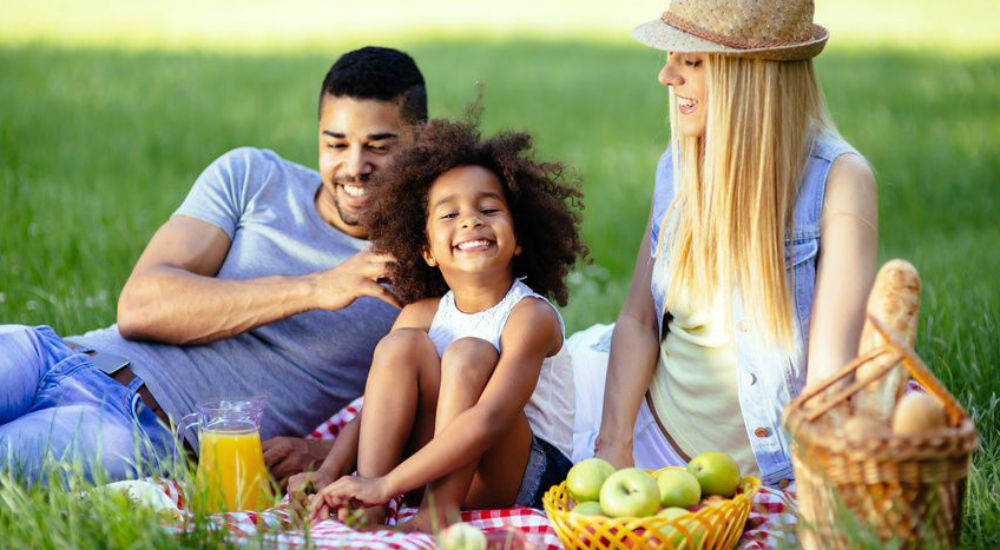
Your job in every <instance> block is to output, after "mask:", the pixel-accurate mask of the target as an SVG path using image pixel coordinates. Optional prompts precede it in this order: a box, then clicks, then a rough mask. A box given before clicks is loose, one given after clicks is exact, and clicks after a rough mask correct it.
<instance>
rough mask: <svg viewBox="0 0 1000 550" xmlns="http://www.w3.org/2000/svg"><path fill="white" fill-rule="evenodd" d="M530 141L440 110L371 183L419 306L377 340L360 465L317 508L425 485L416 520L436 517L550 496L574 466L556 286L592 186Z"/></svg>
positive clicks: (574, 247) (573, 254)
mask: <svg viewBox="0 0 1000 550" xmlns="http://www.w3.org/2000/svg"><path fill="white" fill-rule="evenodd" d="M530 146H531V138H530V137H529V136H528V135H526V134H515V133H505V134H500V135H498V136H496V137H493V138H491V139H488V140H485V141H480V137H479V135H478V133H477V132H476V130H475V129H474V128H473V127H472V126H470V125H466V124H461V123H454V122H447V121H440V120H438V121H433V122H431V123H430V124H428V125H427V126H426V127H425V128H423V129H422V130H421V134H420V137H419V138H418V141H417V143H416V144H415V145H414V146H413V147H412V148H411V149H410V150H408V151H407V152H405V153H403V154H401V156H400V157H399V158H398V160H397V161H396V162H395V163H394V166H393V168H392V169H391V170H386V171H384V172H383V174H384V175H381V176H380V178H381V180H380V181H379V182H378V183H377V184H376V185H375V186H373V187H374V189H373V191H372V193H373V195H372V197H371V198H370V202H369V204H370V207H369V211H368V212H367V213H366V218H365V219H364V220H363V221H364V223H365V224H366V225H367V226H368V227H369V229H370V234H371V239H372V241H373V247H374V249H375V250H376V251H377V252H382V253H389V254H391V255H393V256H394V257H395V258H396V260H397V261H396V264H395V266H394V267H393V269H392V275H391V276H392V281H393V284H394V285H395V291H396V293H397V294H398V295H399V296H400V298H401V299H403V300H404V301H405V302H406V303H407V304H408V305H407V306H406V307H404V308H403V310H402V312H400V315H399V318H398V319H397V320H396V323H395V325H394V326H393V330H392V332H390V333H389V334H388V335H387V336H386V337H385V338H383V339H382V341H381V342H380V343H379V344H378V347H377V348H376V350H375V356H374V359H373V362H372V367H371V371H370V373H369V375H368V382H367V385H366V387H365V403H364V410H363V412H362V415H361V432H360V440H359V445H358V475H357V476H346V477H342V478H340V479H339V480H337V481H336V482H334V483H332V484H330V485H328V486H326V487H325V488H323V489H322V490H321V491H320V492H319V494H318V495H316V496H315V497H314V498H313V501H312V503H311V505H312V507H313V512H314V517H325V516H326V515H327V514H329V513H330V512H331V511H332V510H336V509H341V510H342V509H346V508H348V507H357V506H361V507H366V508H368V509H369V510H368V519H369V520H370V521H372V522H380V520H381V519H382V517H383V514H384V512H383V510H384V505H385V504H386V503H387V502H388V501H389V500H390V499H392V498H393V497H394V496H396V495H401V494H404V493H408V492H410V491H414V490H418V489H421V488H425V487H426V492H425V494H424V501H423V502H424V504H423V505H422V506H421V511H420V512H419V513H418V514H417V516H416V517H415V518H414V519H413V520H412V521H411V522H410V523H409V524H408V525H410V526H411V528H414V529H419V530H425V531H427V530H430V529H431V528H432V527H433V525H434V524H435V523H437V524H438V525H441V524H444V523H446V520H447V519H449V517H448V516H451V515H453V514H454V512H455V511H457V510H458V509H460V508H466V509H468V508H477V509H481V508H500V507H508V506H512V505H519V506H534V507H541V496H542V494H543V493H544V491H546V490H547V489H548V488H549V487H550V486H551V485H552V484H554V483H557V482H558V481H560V480H561V479H562V478H564V477H565V475H566V472H567V470H568V468H569V466H570V462H569V459H568V458H567V456H568V455H569V454H570V448H571V445H572V437H573V433H572V431H573V407H574V395H573V380H572V371H571V368H570V364H569V357H568V355H567V353H566V351H565V350H564V346H563V324H562V320H561V318H560V316H559V313H558V312H557V311H556V309H555V307H553V306H552V304H551V303H550V302H549V301H548V300H547V299H546V298H545V296H548V297H550V298H552V299H554V300H555V301H556V302H558V303H559V304H560V305H565V303H566V298H567V289H566V285H565V283H564V278H565V276H566V275H567V273H568V272H569V270H570V269H571V267H572V266H573V264H574V263H575V262H576V260H577V259H578V258H580V257H581V256H583V255H584V254H586V249H585V247H584V245H583V243H582V241H581V239H580V236H579V234H578V231H577V228H578V224H579V217H578V216H577V214H576V213H574V212H573V211H572V210H571V209H570V204H569V203H570V202H572V203H573V204H574V205H575V204H576V203H577V202H578V201H579V199H580V198H581V194H580V193H579V192H578V191H577V190H576V189H575V188H574V187H573V186H571V185H569V184H567V183H565V182H563V181H562V179H561V172H562V166H561V165H559V164H554V163H538V162H535V161H533V160H531V159H529V158H528V153H529V150H530ZM432 514H435V517H433V518H432V517H431V515H432Z"/></svg>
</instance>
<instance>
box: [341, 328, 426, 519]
mask: <svg viewBox="0 0 1000 550" xmlns="http://www.w3.org/2000/svg"><path fill="white" fill-rule="evenodd" d="M440 371H441V369H440V362H439V360H438V355H437V350H436V349H435V348H434V343H433V342H431V340H430V338H429V337H428V336H427V333H426V332H424V331H422V330H419V329H397V330H395V331H393V332H392V333H390V334H389V335H387V336H386V337H385V338H383V339H382V340H381V341H380V342H379V344H378V346H376V348H375V355H374V357H373V359H372V366H371V370H370V371H369V372H368V381H367V383H366V384H365V402H364V406H363V409H362V413H361V435H360V438H359V441H358V475H360V476H363V477H379V476H382V475H385V474H387V473H389V471H391V470H392V469H393V468H395V467H396V466H397V465H398V464H399V463H400V462H402V460H403V458H404V453H405V454H406V455H409V454H411V453H412V452H413V451H414V450H416V449H419V448H420V447H422V446H423V445H424V444H425V443H426V442H427V441H429V440H430V439H431V437H433V434H434V413H435V408H436V404H437V394H438V386H439V385H440ZM366 411H367V412H366ZM365 516H366V517H365V518H363V519H364V522H365V523H368V524H369V525H372V526H377V525H381V524H382V523H383V522H384V519H385V508H384V507H382V506H379V507H377V508H374V509H368V510H367V511H366V512H365Z"/></svg>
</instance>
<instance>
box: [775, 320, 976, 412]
mask: <svg viewBox="0 0 1000 550" xmlns="http://www.w3.org/2000/svg"><path fill="white" fill-rule="evenodd" d="M867 317H868V318H869V319H870V320H871V322H872V326H873V327H874V328H875V330H876V331H878V333H879V334H881V335H882V337H883V338H884V341H885V344H883V345H882V346H880V347H877V348H875V349H873V350H871V351H869V352H868V353H867V354H865V355H862V356H860V357H857V358H855V359H854V360H853V361H851V362H850V363H848V364H846V365H844V366H843V367H841V368H840V369H838V370H837V371H836V372H834V373H833V374H832V375H830V376H829V377H827V378H826V379H825V380H823V381H822V382H820V383H819V384H817V385H815V386H813V387H812V388H810V389H809V390H808V391H807V392H805V393H803V394H802V395H800V396H799V397H797V398H796V399H795V400H794V401H793V402H792V403H791V404H789V406H788V407H787V408H786V409H785V414H784V417H785V420H786V422H787V420H788V418H789V416H790V414H791V411H793V410H794V409H795V408H803V409H805V411H804V414H803V417H802V419H803V420H805V421H808V422H812V421H814V420H816V419H817V418H819V417H820V416H823V415H824V414H826V413H828V412H829V411H830V410H831V409H833V408H834V407H836V406H838V405H840V404H842V403H844V402H846V401H847V399H848V398H850V397H851V396H853V395H854V394H856V393H858V391H860V390H861V389H862V388H864V387H865V386H867V385H868V384H869V383H870V382H872V381H873V380H877V379H880V378H882V377H883V376H885V374H886V373H888V372H889V371H890V370H892V369H893V368H895V367H896V366H897V364H898V363H899V362H902V364H903V366H904V367H905V368H906V370H908V371H909V372H910V374H911V375H913V378H914V379H915V380H916V381H917V382H918V383H920V385H922V386H923V387H924V388H926V389H927V391H928V392H930V393H931V394H933V395H935V396H936V397H938V398H939V399H940V400H941V401H942V402H943V403H944V406H945V412H946V414H947V415H948V425H950V426H952V427H955V426H958V425H959V424H961V422H962V418H963V417H964V416H965V413H964V411H963V410H962V407H961V406H960V405H959V404H958V401H957V400H956V399H955V398H954V396H952V395H951V393H950V392H949V391H948V390H947V389H946V388H945V387H944V385H942V384H941V382H940V381H938V379H937V378H936V377H935V376H934V375H933V374H932V373H931V372H930V369H928V368H927V365H925V364H924V362H923V361H922V360H921V359H920V358H919V357H918V356H917V355H916V354H915V353H914V352H913V350H911V349H910V348H908V347H907V346H905V345H903V344H901V343H900V342H899V340H898V339H897V338H896V337H895V334H894V333H893V332H892V331H891V330H889V329H888V328H887V327H886V326H885V324H884V323H883V322H882V321H881V320H880V319H878V318H877V317H875V316H874V315H871V314H867ZM885 354H892V355H893V356H894V357H892V358H891V360H887V361H885V363H884V364H883V365H882V366H881V367H879V368H878V369H877V370H876V371H875V372H874V373H872V375H871V376H870V377H868V378H866V379H864V380H854V381H853V382H852V383H851V384H850V385H848V386H847V387H845V388H843V389H841V390H839V391H837V392H836V393H834V394H833V395H832V396H830V398H829V399H826V400H824V401H823V403H822V404H821V405H820V406H818V407H816V408H807V407H806V405H807V403H808V402H809V401H811V400H812V399H814V398H815V397H816V396H818V395H820V394H821V393H823V392H825V391H826V390H827V389H829V388H830V387H831V386H833V385H834V384H837V383H838V382H840V381H841V380H844V379H846V378H848V377H849V376H851V375H852V374H854V373H855V371H857V369H858V367H859V366H861V365H862V364H864V363H867V362H869V361H874V360H876V359H879V358H880V357H881V356H883V355H885ZM796 424H798V423H796Z"/></svg>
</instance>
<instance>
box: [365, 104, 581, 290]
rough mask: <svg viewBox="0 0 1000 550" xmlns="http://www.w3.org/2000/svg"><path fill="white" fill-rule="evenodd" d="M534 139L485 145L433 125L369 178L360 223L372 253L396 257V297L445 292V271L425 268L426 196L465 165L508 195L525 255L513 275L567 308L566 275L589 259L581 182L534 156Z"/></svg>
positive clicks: (461, 127)
mask: <svg viewBox="0 0 1000 550" xmlns="http://www.w3.org/2000/svg"><path fill="white" fill-rule="evenodd" d="M531 142H532V140H531V136H530V135H529V134H527V133H523V132H502V133H499V134H497V135H495V136H493V137H491V138H489V139H485V140H483V139H482V138H481V136H480V134H479V131H478V130H477V129H476V127H475V126H474V125H472V124H467V123H463V122H452V121H448V120H441V119H437V120H432V121H431V122H429V123H427V124H426V125H424V126H422V127H421V128H420V130H419V135H418V137H417V140H416V143H414V145H413V146H412V147H409V148H408V149H406V150H405V151H402V152H400V154H399V155H398V156H397V157H396V158H395V159H394V161H393V162H392V164H391V165H390V166H389V167H387V168H386V169H383V170H380V171H379V172H378V174H377V175H376V176H375V177H374V178H373V180H372V187H371V191H370V192H369V193H370V195H369V201H368V207H367V208H366V209H365V212H364V214H363V215H362V219H361V222H362V223H363V224H364V225H365V226H366V227H367V228H368V231H369V238H370V239H371V241H372V243H373V249H374V250H375V251H376V252H379V253H389V254H392V255H393V256H394V257H395V258H396V263H395V264H394V265H393V267H392V268H391V270H390V278H391V280H392V282H393V285H394V288H395V292H396V294H397V295H398V296H399V298H400V299H401V300H403V301H404V302H407V303H410V302H415V301H417V300H420V299H422V298H428V297H434V296H442V295H444V293H445V292H447V291H448V286H447V285H446V284H445V281H444V278H443V277H442V275H441V272H440V271H439V270H438V269H437V268H433V267H430V266H428V265H427V263H426V262H425V261H424V259H423V256H422V255H421V252H422V251H423V250H424V249H425V248H426V247H427V246H428V243H427V234H426V232H425V228H426V227H427V216H428V212H427V196H428V194H429V192H430V188H431V185H432V184H433V183H434V181H435V180H436V179H437V178H438V177H439V176H441V175H442V174H444V173H445V172H447V171H449V170H451V169H453V168H457V167H460V166H481V167H483V168H486V169H487V170H489V171H491V172H493V174H494V175H496V176H497V179H499V180H500V183H501V185H502V186H503V189H504V194H505V195H506V196H505V199H506V201H507V205H508V207H509V208H510V211H511V216H512V218H513V221H514V232H515V234H516V236H517V242H518V244H519V245H520V246H521V254H519V255H517V256H515V257H514V266H513V272H514V276H515V277H525V278H526V279H525V284H527V285H528V286H530V287H531V288H532V289H533V290H534V291H535V292H538V293H539V294H542V295H544V296H546V297H548V298H549V299H551V300H553V301H555V302H556V303H558V304H559V305H561V306H565V305H566V301H567V298H568V297H569V291H568V289H567V288H566V283H565V279H566V275H568V274H569V272H570V270H571V269H572V268H573V266H574V264H575V263H576V261H577V259H583V258H585V257H586V256H587V247H586V245H584V243H583V240H582V239H581V237H580V233H579V225H580V216H579V214H578V213H577V212H576V210H577V209H580V208H582V199H583V194H582V193H581V192H580V191H579V190H578V188H577V187H578V186H577V182H575V181H565V178H564V177H563V165H562V164H561V163H555V162H537V161H535V160H533V159H531V158H530V151H531V145H532V143H531Z"/></svg>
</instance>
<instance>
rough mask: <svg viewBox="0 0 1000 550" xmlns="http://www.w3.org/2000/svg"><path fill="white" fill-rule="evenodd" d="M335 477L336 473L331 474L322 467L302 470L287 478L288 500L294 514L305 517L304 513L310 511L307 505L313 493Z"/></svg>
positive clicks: (331, 481)
mask: <svg viewBox="0 0 1000 550" xmlns="http://www.w3.org/2000/svg"><path fill="white" fill-rule="evenodd" d="M336 479H337V476H336V474H332V475H331V474H330V473H328V472H327V471H326V470H324V469H322V468H320V469H319V470H316V471H315V472H302V473H301V474H295V475H293V476H292V477H290V478H288V501H289V503H290V504H291V508H292V511H293V512H294V513H295V515H296V516H300V517H305V516H306V514H308V513H310V512H311V509H310V508H309V505H310V504H311V502H312V497H313V495H315V494H316V493H317V492H318V491H319V490H321V489H323V488H324V487H326V486H327V485H329V484H331V483H333V482H334V481H335V480H336Z"/></svg>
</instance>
